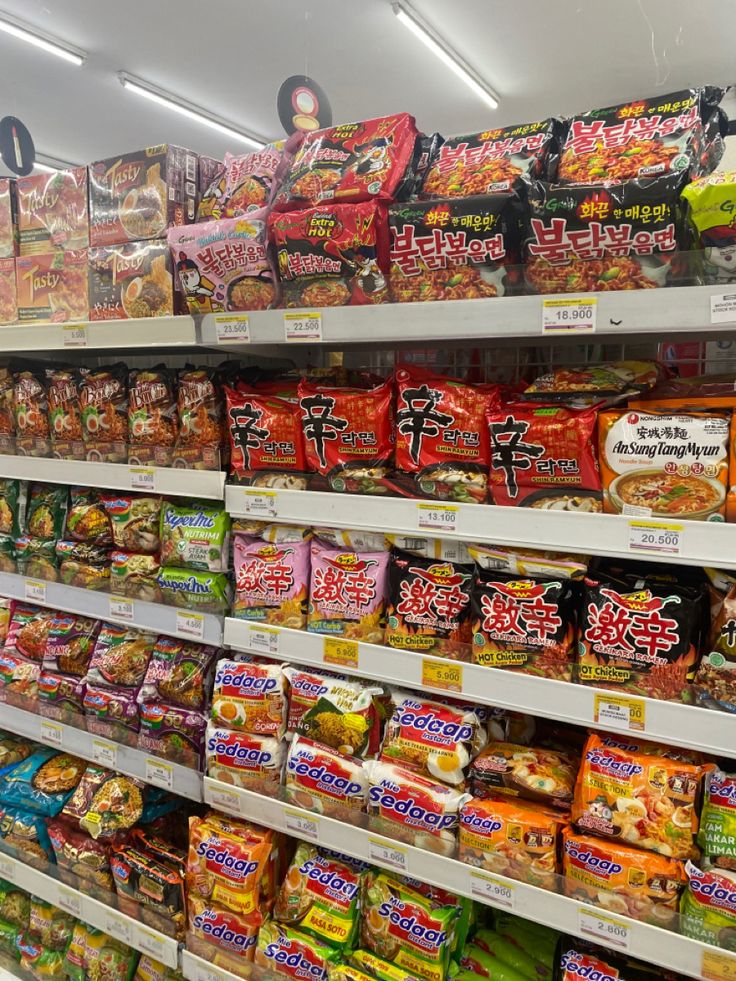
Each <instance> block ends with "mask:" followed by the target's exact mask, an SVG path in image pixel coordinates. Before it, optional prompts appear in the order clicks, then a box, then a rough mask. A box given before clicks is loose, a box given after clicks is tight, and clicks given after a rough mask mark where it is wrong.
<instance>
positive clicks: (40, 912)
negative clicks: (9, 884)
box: [28, 896, 76, 951]
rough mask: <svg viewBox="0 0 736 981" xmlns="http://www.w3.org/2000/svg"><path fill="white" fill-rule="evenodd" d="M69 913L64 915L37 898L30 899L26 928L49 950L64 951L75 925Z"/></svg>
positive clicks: (61, 911)
mask: <svg viewBox="0 0 736 981" xmlns="http://www.w3.org/2000/svg"><path fill="white" fill-rule="evenodd" d="M75 922H76V921H75V919H74V917H73V916H72V915H71V914H70V913H65V912H64V911H63V910H60V909H58V908H57V907H56V906H53V905H52V904H51V903H47V902H44V900H43V899H39V898H38V896H33V897H31V903H30V912H29V921H28V927H29V930H30V931H31V933H33V934H34V935H35V936H37V937H38V939H39V940H40V941H41V943H42V944H43V945H44V947H46V948H48V949H49V950H62V951H63V950H66V945H67V944H68V943H69V941H70V940H71V936H72V931H73V929H74V923H75Z"/></svg>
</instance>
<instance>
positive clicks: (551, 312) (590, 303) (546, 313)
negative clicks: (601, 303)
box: [542, 296, 598, 334]
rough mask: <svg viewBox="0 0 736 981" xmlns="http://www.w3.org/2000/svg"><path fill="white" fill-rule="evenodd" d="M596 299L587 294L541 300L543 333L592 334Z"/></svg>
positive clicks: (596, 306) (596, 307)
mask: <svg viewBox="0 0 736 981" xmlns="http://www.w3.org/2000/svg"><path fill="white" fill-rule="evenodd" d="M597 309H598V301H597V299H596V298H595V297H594V296H593V297H589V296H584V297H581V296H578V297H565V298H564V299H554V300H552V299H549V300H543V301H542V333H543V334H592V333H593V331H594V330H595V321H596V313H597Z"/></svg>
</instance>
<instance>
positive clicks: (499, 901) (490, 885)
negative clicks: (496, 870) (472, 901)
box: [470, 869, 516, 909]
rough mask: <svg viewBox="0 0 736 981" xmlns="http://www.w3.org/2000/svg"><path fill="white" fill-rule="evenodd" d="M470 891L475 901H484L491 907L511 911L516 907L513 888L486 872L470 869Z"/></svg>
mask: <svg viewBox="0 0 736 981" xmlns="http://www.w3.org/2000/svg"><path fill="white" fill-rule="evenodd" d="M470 891H471V893H472V894H473V896H475V897H476V899H481V900H484V901H485V902H488V903H491V904H492V905H493V906H503V907H504V909H513V908H514V906H515V905H516V893H515V892H514V886H513V885H512V884H511V883H510V882H504V881H503V879H497V878H496V877H495V876H493V875H488V874H487V873H486V872H479V871H477V870H476V869H472V871H471V872H470Z"/></svg>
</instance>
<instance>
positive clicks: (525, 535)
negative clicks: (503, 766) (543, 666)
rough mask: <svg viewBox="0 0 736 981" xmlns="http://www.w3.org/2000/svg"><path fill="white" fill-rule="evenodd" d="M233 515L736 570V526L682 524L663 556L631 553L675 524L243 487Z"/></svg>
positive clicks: (233, 493)
mask: <svg viewBox="0 0 736 981" xmlns="http://www.w3.org/2000/svg"><path fill="white" fill-rule="evenodd" d="M225 507H226V509H227V510H228V511H229V512H230V514H231V515H233V516H234V517H251V518H255V517H257V518H269V517H270V518H276V519H278V520H279V521H285V522H287V523H288V522H293V523H295V524H306V525H314V524H320V525H324V526H325V527H335V528H354V529H363V530H373V531H384V532H396V533H398V534H404V535H411V536H416V537H421V538H447V539H454V540H461V541H464V542H492V543H493V544H496V545H516V546H526V547H528V548H537V549H539V548H541V549H557V550H562V551H564V552H581V553H587V554H595V555H610V556H615V557H616V558H628V559H632V558H633V559H635V558H641V559H645V560H649V561H651V560H652V559H656V561H658V562H674V563H679V564H681V565H707V566H715V567H720V568H726V569H730V568H734V567H736V524H733V525H724V524H723V523H722V522H720V521H681V522H678V521H675V522H674V525H676V526H677V527H678V528H680V529H681V530H680V532H679V535H678V539H677V544H676V546H675V548H676V550H673V551H671V552H666V551H658V552H655V551H654V550H653V549H652V550H644V549H643V548H636V547H632V546H631V544H630V542H631V538H632V534H633V533H632V529H633V527H635V526H638V525H640V524H641V522H643V521H645V522H650V521H651V522H652V523H653V524H654V525H655V526H656V528H657V529H658V530H660V531H662V532H669V529H671V528H672V527H673V522H671V521H658V520H657V519H655V518H651V519H650V518H644V517H641V518H640V517H626V516H624V515H616V514H572V513H570V512H567V511H541V510H535V509H533V508H521V507H492V506H491V505H483V504H442V503H440V502H437V501H434V502H433V501H427V500H417V499H415V498H408V497H380V496H375V497H371V496H368V495H363V496H358V495H353V494H331V493H325V492H322V491H294V490H263V489H262V488H260V487H259V488H255V487H240V486H226V487H225ZM428 522H429V523H430V524H429V525H428Z"/></svg>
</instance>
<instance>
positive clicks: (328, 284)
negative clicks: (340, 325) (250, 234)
mask: <svg viewBox="0 0 736 981" xmlns="http://www.w3.org/2000/svg"><path fill="white" fill-rule="evenodd" d="M268 232H269V238H270V240H271V242H272V244H273V246H274V248H275V250H276V258H277V261H278V270H279V278H280V280H281V284H282V287H283V293H284V305H285V306H287V307H340V306H355V305H362V304H372V303H387V302H388V299H389V292H388V268H389V248H388V219H387V214H386V207H385V205H383V204H380V203H379V202H376V201H369V202H367V203H365V204H356V205H353V204H325V205H321V206H320V207H317V208H310V209H309V210H308V211H292V212H290V213H289V214H277V213H272V214H271V215H270V216H269V219H268Z"/></svg>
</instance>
